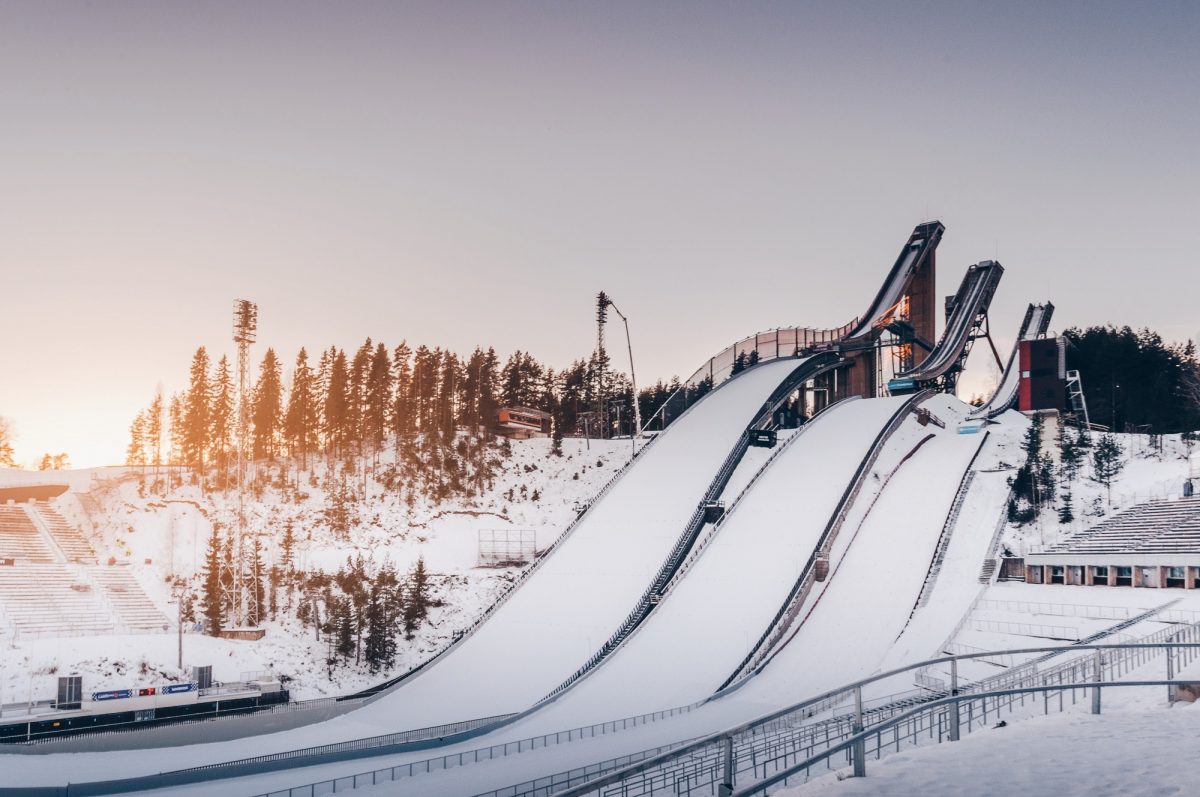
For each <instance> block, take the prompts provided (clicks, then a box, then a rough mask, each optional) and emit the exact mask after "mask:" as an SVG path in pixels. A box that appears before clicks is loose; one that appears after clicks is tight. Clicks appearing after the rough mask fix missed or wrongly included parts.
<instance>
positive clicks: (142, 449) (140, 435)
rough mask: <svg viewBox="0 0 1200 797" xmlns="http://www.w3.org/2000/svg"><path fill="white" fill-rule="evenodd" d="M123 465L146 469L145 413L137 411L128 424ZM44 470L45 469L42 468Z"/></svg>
mask: <svg viewBox="0 0 1200 797" xmlns="http://www.w3.org/2000/svg"><path fill="white" fill-rule="evenodd" d="M125 464H126V465H130V466H132V467H140V468H142V469H143V471H144V469H145V467H146V412H145V410H139V411H138V414H137V415H135V416H134V418H133V423H131V424H129V447H128V448H126V449H125ZM43 470H45V468H43Z"/></svg>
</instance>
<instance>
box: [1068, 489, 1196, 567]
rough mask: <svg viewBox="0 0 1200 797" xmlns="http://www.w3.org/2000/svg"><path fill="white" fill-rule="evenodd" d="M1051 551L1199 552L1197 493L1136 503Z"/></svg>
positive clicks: (1073, 552)
mask: <svg viewBox="0 0 1200 797" xmlns="http://www.w3.org/2000/svg"><path fill="white" fill-rule="evenodd" d="M1050 552H1052V553H1072V554H1075V553H1196V552H1200V497H1196V498H1184V499H1181V500H1178V501H1158V502H1155V503H1150V504H1142V505H1140V506H1135V507H1133V508H1132V509H1127V510H1125V511H1124V512H1120V513H1118V514H1116V515H1114V516H1112V517H1110V518H1109V519H1107V520H1105V521H1104V522H1103V523H1099V524H1097V525H1096V526H1093V527H1092V528H1090V529H1088V530H1086V531H1083V532H1080V533H1079V534H1076V535H1074V536H1072V537H1068V538H1067V539H1065V540H1063V541H1061V542H1059V543H1058V544H1057V545H1055V546H1053V547H1052V548H1051V549H1050Z"/></svg>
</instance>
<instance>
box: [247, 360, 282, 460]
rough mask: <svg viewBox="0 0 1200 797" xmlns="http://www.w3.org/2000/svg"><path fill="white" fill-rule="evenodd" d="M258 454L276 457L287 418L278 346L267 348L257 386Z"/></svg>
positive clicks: (255, 439) (254, 408)
mask: <svg viewBox="0 0 1200 797" xmlns="http://www.w3.org/2000/svg"><path fill="white" fill-rule="evenodd" d="M253 401H254V407H253V412H252V413H251V414H252V420H253V422H254V446H253V451H254V458H255V459H269V460H271V461H274V460H275V455H276V453H277V451H278V439H279V433H280V431H281V427H282V425H283V424H282V418H283V377H282V374H281V369H280V365H279V358H278V357H276V356H275V350H274V349H267V353H266V354H265V355H264V356H263V360H262V366H261V367H260V369H259V376H258V383H257V384H256V385H255V386H254V399H253Z"/></svg>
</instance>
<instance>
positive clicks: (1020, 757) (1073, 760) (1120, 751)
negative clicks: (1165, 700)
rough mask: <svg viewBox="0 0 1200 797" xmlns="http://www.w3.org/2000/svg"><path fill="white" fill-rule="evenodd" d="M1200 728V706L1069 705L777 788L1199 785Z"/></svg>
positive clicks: (891, 791)
mask: <svg viewBox="0 0 1200 797" xmlns="http://www.w3.org/2000/svg"><path fill="white" fill-rule="evenodd" d="M1108 694H1109V693H1108V692H1106V693H1105V700H1106V701H1107V700H1108ZM1197 732H1200V709H1197V708H1196V707H1195V706H1194V705H1187V704H1176V705H1175V707H1174V708H1171V709H1165V708H1161V707H1157V706H1156V707H1148V706H1145V705H1142V706H1137V707H1132V708H1123V709H1118V710H1113V709H1112V708H1109V709H1108V710H1106V711H1105V713H1102V714H1100V715H1099V716H1094V715H1092V714H1089V713H1084V712H1083V711H1070V712H1066V713H1062V714H1051V715H1049V716H1045V717H1037V718H1033V719H1028V720H1021V721H1019V722H1011V723H1008V724H1007V725H1006V726H1005V727H1003V728H994V729H988V730H982V731H976V732H974V733H972V734H970V735H968V736H964V737H963V739H962V740H961V741H958V742H953V743H946V744H938V745H931V746H929V747H925V748H921V749H917V750H911V751H908V752H903V753H900V754H898V755H892V756H888V757H886V758H884V759H882V760H880V761H874V760H871V761H868V763H867V777H866V778H862V779H859V778H846V779H845V780H838V776H837V775H829V776H825V777H822V778H820V779H817V780H814V781H813V782H811V783H809V784H806V785H804V786H800V787H796V788H787V789H780V790H778V791H775V792H773V797H859V796H860V795H862V796H863V797H865V796H866V795H871V797H875V796H876V795H896V797H901V796H902V795H904V796H907V795H914V796H915V795H921V797H960V795H963V794H978V795H996V796H997V797H999V796H1000V795H1014V796H1021V797H1023V796H1024V795H1036V794H1053V795H1063V797H1071V796H1072V795H1093V796H1095V795H1098V796H1099V797H1118V796H1119V795H1130V794H1138V795H1172V794H1193V793H1195V792H1194V789H1195V786H1194V783H1195V780H1196V779H1197V778H1198V777H1200V763H1198V762H1197V761H1196V760H1195V756H1194V755H1193V742H1194V739H1195V737H1196V734H1197ZM839 774H842V775H844V774H845V773H839Z"/></svg>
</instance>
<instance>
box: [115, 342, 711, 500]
mask: <svg viewBox="0 0 1200 797" xmlns="http://www.w3.org/2000/svg"><path fill="white" fill-rule="evenodd" d="M287 377H288V378H287V379H286V380H285V374H284V367H283V365H282V363H281V362H280V359H279V357H278V356H277V355H276V353H275V351H274V349H267V351H266V353H265V355H264V357H263V359H262V362H261V364H260V366H259V368H258V376H257V378H256V380H255V382H254V385H253V388H252V391H251V395H250V397H249V407H248V416H249V417H248V423H247V431H248V435H249V440H248V445H249V448H250V451H251V455H252V457H253V458H254V459H255V460H260V461H264V460H265V461H267V462H274V461H276V460H277V459H278V458H280V457H288V458H290V459H292V460H294V461H296V464H297V466H298V468H299V469H301V470H306V469H308V467H309V463H310V460H311V459H312V457H314V456H320V457H324V458H327V459H328V461H331V462H338V461H341V462H346V461H349V460H351V459H353V458H355V457H359V458H363V459H365V460H367V461H369V462H370V463H371V464H372V465H377V464H378V461H379V455H380V453H381V452H382V451H384V450H385V448H386V447H387V446H388V445H391V446H393V447H394V448H395V450H396V451H397V452H399V451H400V450H401V449H402V448H403V447H404V445H405V441H409V442H410V443H411V442H412V441H415V440H416V439H417V438H421V439H422V440H423V441H424V443H425V445H426V446H432V447H433V448H435V449H437V450H439V451H442V452H445V451H446V450H447V449H452V448H453V447H454V445H455V435H456V433H457V432H459V431H466V432H468V433H469V434H470V435H473V436H476V437H479V438H482V439H485V440H486V439H489V438H490V437H491V435H490V429H491V428H492V424H493V423H494V422H495V418H496V412H497V410H498V409H499V408H500V407H503V406H508V407H530V408H533V409H538V410H543V411H545V412H547V413H549V414H550V415H551V416H552V419H553V429H554V435H555V439H556V449H557V441H558V440H560V439H561V437H562V436H563V435H564V434H576V433H579V432H585V433H589V434H591V435H593V436H598V437H608V436H611V435H613V434H628V433H629V432H630V430H631V428H632V422H633V417H634V416H633V413H632V403H631V402H632V391H631V388H630V384H629V380H628V379H627V378H626V377H625V375H624V374H621V373H614V372H613V371H612V370H611V369H610V368H609V367H608V362H607V356H606V355H601V356H597V355H596V354H593V355H592V356H591V357H589V358H588V359H586V360H577V361H576V362H574V363H572V365H571V366H570V367H569V368H566V369H563V370H561V371H555V370H554V369H553V368H550V367H548V366H546V365H544V364H542V363H540V362H538V361H537V360H535V359H534V358H533V357H532V356H531V355H530V354H528V353H526V352H520V351H518V352H514V353H513V354H511V355H510V356H509V357H508V358H507V359H506V360H505V361H503V362H501V360H500V358H499V357H498V356H497V355H496V353H495V350H494V349H490V348H489V349H487V350H484V349H481V348H478V347H477V348H476V349H475V350H474V351H473V352H472V353H471V354H470V355H469V356H466V357H462V356H459V355H457V354H455V353H454V352H451V351H449V350H446V349H441V348H432V349H431V348H429V347H427V346H424V345H422V346H418V347H417V348H416V349H413V348H411V347H410V346H409V345H408V344H407V343H406V342H401V343H400V344H399V345H398V346H396V347H394V348H391V347H389V346H387V345H385V344H384V343H382V342H374V341H372V340H371V339H370V338H368V339H367V340H366V341H365V342H364V343H363V344H362V345H361V346H360V347H359V348H358V349H357V350H355V351H354V352H353V353H347V352H346V351H345V350H343V349H339V348H337V347H330V348H328V349H325V350H323V351H322V352H321V354H320V355H319V356H318V357H317V358H315V362H314V361H313V358H312V357H310V355H309V353H308V351H307V350H306V349H303V348H302V349H300V351H299V352H298V353H297V355H296V357H295V359H294V361H293V365H292V368H291V369H290V373H289V374H288V375H287ZM678 387H679V382H678V380H674V381H673V382H671V383H663V382H659V383H658V384H655V385H653V386H652V387H650V388H647V389H645V390H641V391H639V405H640V406H639V409H640V410H641V411H642V414H643V417H645V418H649V417H650V416H651V415H653V414H654V413H655V411H656V410H657V409H658V408H659V407H660V406H661V405H662V404H663V403H664V402H665V401H666V400H667V399H668V397H670V396H671V395H672V394H673V393H674V392H675V391H676V389H678ZM704 388H705V386H699V387H697V389H696V390H693V391H692V398H693V400H694V399H695V398H697V397H698V396H699V395H701V394H702V393H703V392H705V390H704ZM598 403H603V405H604V407H605V410H606V414H607V415H608V417H609V418H611V419H612V420H611V421H610V422H609V423H606V424H605V425H604V427H601V426H600V425H599V424H598V423H597V422H596V420H595V417H594V413H593V410H594V408H595V407H596V406H597V404H598ZM238 420H239V419H238V402H237V385H236V375H235V373H234V368H233V367H232V366H231V364H230V362H229V359H228V358H227V357H225V356H222V357H221V358H220V359H218V360H217V362H216V364H215V366H214V364H213V363H212V360H211V357H210V356H209V353H208V352H207V350H206V349H205V348H204V347H200V348H199V349H197V350H196V352H195V355H194V356H193V358H192V362H191V367H190V369H189V379H188V386H187V388H186V389H185V390H183V391H180V392H178V393H175V394H172V395H171V396H170V397H166V396H164V395H163V394H162V393H161V392H160V393H158V394H156V395H155V396H154V398H153V400H152V402H151V404H150V406H149V407H148V408H146V409H144V410H142V411H140V412H139V413H138V414H137V416H136V417H135V418H134V420H133V423H132V424H131V426H130V441H129V447H128V450H127V455H126V462H127V464H130V465H135V466H140V467H143V468H153V469H154V472H155V474H156V479H157V476H158V473H159V471H160V469H162V468H163V467H167V466H185V467H187V468H189V469H190V470H191V472H192V473H193V475H194V477H197V476H196V475H198V474H207V473H212V474H213V484H214V485H215V486H216V487H217V488H218V489H220V488H226V487H228V486H230V483H231V479H233V478H236V477H235V475H234V474H235V469H234V466H235V463H236V455H237V454H236V452H237V434H238V426H239V424H238ZM433 459H435V460H436V459H438V457H433ZM201 483H203V482H201Z"/></svg>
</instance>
